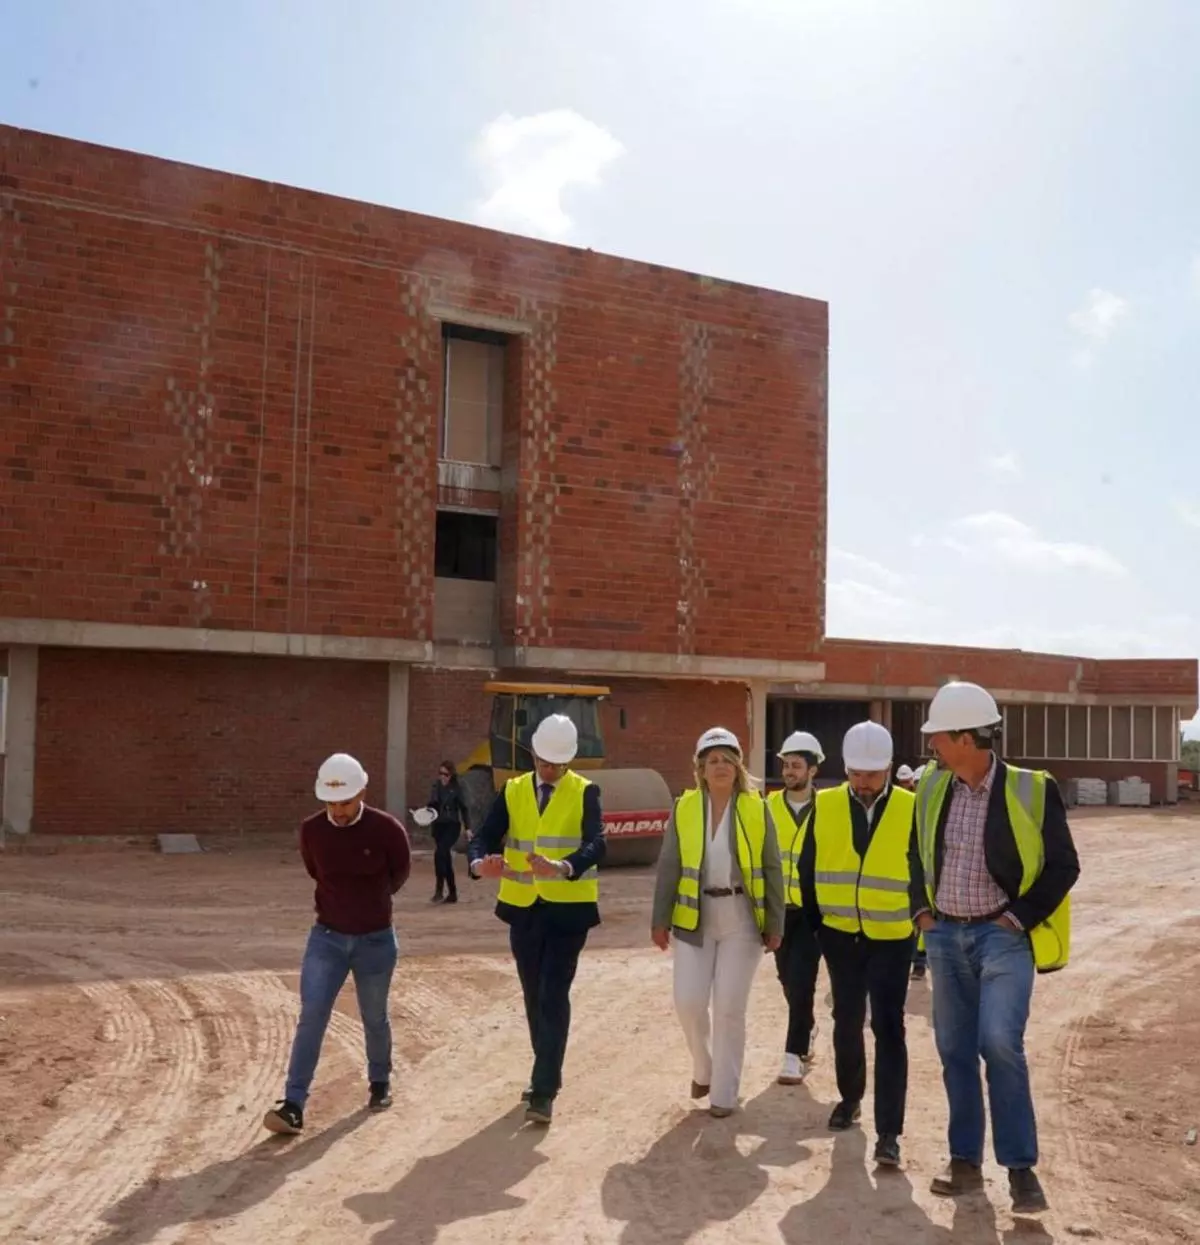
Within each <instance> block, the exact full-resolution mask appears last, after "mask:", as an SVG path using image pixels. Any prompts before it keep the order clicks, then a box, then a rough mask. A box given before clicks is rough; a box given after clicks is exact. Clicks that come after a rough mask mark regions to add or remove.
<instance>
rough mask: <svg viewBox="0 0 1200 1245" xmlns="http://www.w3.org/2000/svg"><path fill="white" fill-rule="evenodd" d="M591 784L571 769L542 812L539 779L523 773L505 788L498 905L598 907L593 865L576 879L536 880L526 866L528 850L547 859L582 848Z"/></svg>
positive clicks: (565, 854)
mask: <svg viewBox="0 0 1200 1245" xmlns="http://www.w3.org/2000/svg"><path fill="white" fill-rule="evenodd" d="M591 785H592V784H591V783H590V782H588V780H587V779H586V778H581V777H580V776H579V775H578V774H576V773H575V772H574V771H573V770H567V772H566V773H565V774H564V775H563V776H562V778H560V779H559V781H558V785H557V786H556V787H555V788H554V794H553V795H552V796H551V797H550V802H549V803H548V804H547V805H546V811H545V812H544V813H539V812H538V803H537V778H536V776H535V775H534V774H521V775H520V776H519V777H517V778H510V779H509V780H508V782H506V783H505V784H504V803H505V804H506V805H507V806H508V838H507V839H506V841H505V844H504V872H503V873H502V874H501V875H500V892H499V895H498V898H499V900H500V902H501V903H507V904H513V905H515V906H516V907H518V908H528V907H530V906H531V905H532V904H533V902H534V900H536V899H544V900H545V901H546V902H547V903H596V902H597V901H598V900H599V898H600V882H599V880H598V878H597V876H596V866H595V865H593V866H592V867H591V868H590V869H588V870H587V871H586V872H585V873H583V874H582V875H581V876H580V877H578V878H571V879H559V878H548V879H547V878H539V877H537V876H536V875H535V874H534V872H533V869H532V867H531V866H530V863H529V854H530V852H537V854H538V855H539V856H545V857H546V859H547V860H566V858H567V857H568V856H570V855H571V853H572V852H577V851H578V850H579V849H580V847H581V846H582V845H583V793H584V792H585V791H586V790H587V789H588V787H590V786H591Z"/></svg>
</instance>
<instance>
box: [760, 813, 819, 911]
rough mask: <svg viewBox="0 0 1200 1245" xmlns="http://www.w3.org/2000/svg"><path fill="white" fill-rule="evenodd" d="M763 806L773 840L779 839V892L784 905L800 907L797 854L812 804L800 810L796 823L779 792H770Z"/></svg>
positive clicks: (800, 848) (801, 848)
mask: <svg viewBox="0 0 1200 1245" xmlns="http://www.w3.org/2000/svg"><path fill="white" fill-rule="evenodd" d="M767 807H768V808H769V809H770V810H771V820H772V821H774V823H775V837H776V839H778V840H779V857H780V859H781V860H782V861H783V893H784V897H785V899H786V900H787V903H788V906H789V907H792V908H799V907H802V906H803V901H802V898H801V895H800V853H801V851H803V850H804V840H805V839H806V838H807V837H808V825H809V821H810V820H811V818H812V808H813V806H812V802H811V801H809V803H808V804H806V805H805V806H804V807H803V808H802V809H801V810H800V821H799V822H798V823H797V821H796V818H795V817H794V816H793V814H792V806H791V805H790V804H789V803H788V802H787V796H786V795H785V794H784V793H783V792H782V791H772V792H771V794H770V795H769V796H767Z"/></svg>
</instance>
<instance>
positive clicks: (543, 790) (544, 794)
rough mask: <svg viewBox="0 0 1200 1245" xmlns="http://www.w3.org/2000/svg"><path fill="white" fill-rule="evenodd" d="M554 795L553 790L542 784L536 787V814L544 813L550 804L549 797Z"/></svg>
mask: <svg viewBox="0 0 1200 1245" xmlns="http://www.w3.org/2000/svg"><path fill="white" fill-rule="evenodd" d="M553 794H554V788H553V787H552V786H551V785H550V784H549V783H548V782H544V783H542V784H541V785H540V786H539V787H538V813H539V814H540V813H544V812H545V811H546V805H547V804H549V803H550V797H551V796H552V795H553Z"/></svg>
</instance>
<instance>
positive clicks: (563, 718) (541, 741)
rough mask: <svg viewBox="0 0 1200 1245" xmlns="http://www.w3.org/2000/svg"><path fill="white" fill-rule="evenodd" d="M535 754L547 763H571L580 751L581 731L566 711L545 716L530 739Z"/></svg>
mask: <svg viewBox="0 0 1200 1245" xmlns="http://www.w3.org/2000/svg"><path fill="white" fill-rule="evenodd" d="M530 742H531V744H532V746H533V755H534V756H535V757H537V758H538V760H539V761H545V762H546V764H547V765H570V764H571V762H572V761H573V760H575V754H576V753H577V752H578V751H579V731H578V730H576V728H575V723H574V722H572V721H571V719H570V718H569V717H567V715H566V714H565V713H552V714H551V715H550V716H549V717H548V718H543V719H542V720H541V721H540V722H539V723H538V727H537V730H536V731H534V732H533V739H532V740H531V741H530Z"/></svg>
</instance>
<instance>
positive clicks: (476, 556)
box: [433, 510, 496, 583]
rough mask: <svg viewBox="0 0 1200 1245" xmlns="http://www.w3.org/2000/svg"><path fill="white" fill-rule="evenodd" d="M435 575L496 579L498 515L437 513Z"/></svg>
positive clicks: (450, 511)
mask: <svg viewBox="0 0 1200 1245" xmlns="http://www.w3.org/2000/svg"><path fill="white" fill-rule="evenodd" d="M433 561H434V574H435V575H436V576H437V577H438V578H439V579H475V580H483V581H485V582H487V583H495V582H496V516H495V515H494V514H464V513H462V512H460V511H457V510H439V511H438V512H437V532H436V537H435V542H434V555H433Z"/></svg>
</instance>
